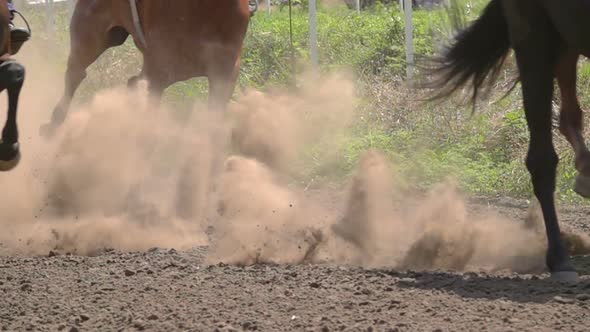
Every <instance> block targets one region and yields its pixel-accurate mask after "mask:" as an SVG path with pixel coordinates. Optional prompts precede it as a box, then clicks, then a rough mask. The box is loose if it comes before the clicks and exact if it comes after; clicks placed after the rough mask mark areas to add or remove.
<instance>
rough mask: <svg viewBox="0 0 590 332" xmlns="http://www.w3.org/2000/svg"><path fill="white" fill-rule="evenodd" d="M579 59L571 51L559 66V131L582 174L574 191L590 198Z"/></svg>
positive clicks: (589, 156)
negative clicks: (569, 146) (583, 131)
mask: <svg viewBox="0 0 590 332" xmlns="http://www.w3.org/2000/svg"><path fill="white" fill-rule="evenodd" d="M578 57H579V55H578V54H577V53H576V52H574V51H570V52H568V53H566V54H565V55H564V56H563V57H562V58H561V60H560V62H559V64H558V66H557V71H556V75H557V82H558V84H559V89H560V91H561V110H560V119H559V130H560V131H561V133H562V134H563V136H565V138H566V139H567V140H568V142H569V143H570V144H571V146H572V148H573V150H574V155H575V165H576V169H577V170H578V172H580V174H579V175H578V176H577V178H576V185H575V188H574V190H575V191H576V192H577V193H578V194H580V195H581V196H583V197H590V152H589V151H588V148H587V147H586V142H584V136H583V135H582V130H583V117H582V109H581V108H580V104H579V102H578V96H577V95H576V81H577V63H578Z"/></svg>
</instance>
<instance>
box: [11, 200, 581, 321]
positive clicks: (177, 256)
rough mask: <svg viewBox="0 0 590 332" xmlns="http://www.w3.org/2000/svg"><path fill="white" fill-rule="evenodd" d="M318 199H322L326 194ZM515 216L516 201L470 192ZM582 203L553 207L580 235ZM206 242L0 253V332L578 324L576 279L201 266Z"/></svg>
mask: <svg viewBox="0 0 590 332" xmlns="http://www.w3.org/2000/svg"><path fill="white" fill-rule="evenodd" d="M328 196H329V195H328ZM490 206H491V207H492V208H494V209H495V210H496V211H499V212H500V213H502V214H503V215H505V216H506V217H509V218H511V219H514V220H515V221H518V220H522V218H523V217H524V216H525V215H526V204H525V203H523V202H519V201H514V200H510V199H493V200H489V199H488V200H482V199H478V200H474V201H471V202H470V204H469V207H470V209H473V210H479V209H487V208H488V207H490ZM587 213H588V211H587V209H567V208H564V209H562V210H561V218H562V220H563V222H564V224H567V225H568V226H570V227H572V228H573V229H576V230H580V231H585V232H587V231H588V226H587V224H586V218H587ZM206 254H207V247H197V248H193V249H192V250H189V251H184V252H177V251H176V250H168V249H152V250H149V251H147V252H139V253H121V252H116V251H106V252H104V253H102V254H99V255H97V256H94V257H82V256H74V255H57V256H51V254H50V255H48V257H35V258H10V257H5V258H0V294H2V295H1V297H2V302H1V304H0V327H1V328H2V330H4V331H22V330H30V331H134V330H149V331H177V330H178V331H186V330H190V331H214V330H220V331H342V330H347V331H555V330H563V331H586V330H587V327H588V326H589V324H590V315H589V309H590V257H577V258H576V260H575V262H576V266H577V268H578V269H579V270H580V272H581V275H582V277H581V281H580V283H578V284H576V285H564V284H557V283H553V282H551V281H549V280H547V279H546V277H547V275H546V274H540V275H517V274H502V273H498V274H480V273H450V272H443V271H438V272H435V271H433V272H401V271H394V270H386V269H362V268H357V267H347V266H342V265H341V266H337V265H332V264H325V265H322V264H319V265H312V264H305V265H255V266H249V267H238V266H228V265H223V264H218V265H211V266H209V265H207V264H205V263H204V257H205V256H206Z"/></svg>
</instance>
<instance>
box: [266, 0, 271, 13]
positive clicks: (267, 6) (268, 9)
mask: <svg viewBox="0 0 590 332" xmlns="http://www.w3.org/2000/svg"><path fill="white" fill-rule="evenodd" d="M266 12H267V13H268V16H270V0H266Z"/></svg>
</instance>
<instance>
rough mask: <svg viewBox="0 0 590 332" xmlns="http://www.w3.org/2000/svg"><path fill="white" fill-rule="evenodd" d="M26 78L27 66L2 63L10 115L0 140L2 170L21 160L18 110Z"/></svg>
mask: <svg viewBox="0 0 590 332" xmlns="http://www.w3.org/2000/svg"><path fill="white" fill-rule="evenodd" d="M24 80H25V68H24V67H23V66H22V65H21V64H19V63H17V62H14V61H7V62H4V63H2V64H0V90H4V89H6V90H7V91H8V115H7V117H6V124H5V125H4V129H3V130H2V140H1V141H0V171H9V170H11V169H13V168H14V167H16V165H17V164H18V162H19V161H20V149H19V145H18V126H17V120H16V117H17V110H18V99H19V96H20V91H21V88H22V86H23V83H24Z"/></svg>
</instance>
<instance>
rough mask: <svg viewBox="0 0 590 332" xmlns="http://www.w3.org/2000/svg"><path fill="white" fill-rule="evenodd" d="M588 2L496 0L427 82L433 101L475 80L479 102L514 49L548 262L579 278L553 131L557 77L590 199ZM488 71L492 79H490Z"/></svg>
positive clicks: (563, 117) (566, 131)
mask: <svg viewBox="0 0 590 332" xmlns="http://www.w3.org/2000/svg"><path fill="white" fill-rule="evenodd" d="M588 14H590V1H588V0H568V1H560V0H492V1H491V2H490V3H489V4H488V5H487V7H486V8H485V10H484V12H483V14H482V15H481V16H480V17H479V18H478V19H477V20H476V21H475V22H473V23H472V24H471V25H470V26H468V27H467V28H466V29H465V30H463V31H461V32H460V33H459V34H458V35H457V36H456V37H455V39H454V41H453V43H452V45H450V47H449V48H448V49H447V50H446V51H445V52H444V53H443V54H442V56H441V57H440V58H438V59H435V64H436V65H435V67H434V68H432V69H433V71H432V72H431V73H430V74H434V75H433V76H434V77H436V76H437V75H440V76H438V77H439V79H435V80H433V81H431V82H429V83H427V87H431V88H435V89H437V90H438V92H436V93H435V95H434V97H433V98H432V99H438V98H443V97H447V96H449V95H451V94H452V93H454V92H455V91H457V90H458V89H460V88H462V87H463V86H465V85H466V84H470V85H471V87H472V89H473V90H472V91H473V100H472V101H473V102H474V103H475V101H476V98H477V95H478V91H479V90H480V89H481V88H483V85H484V83H485V82H488V83H489V84H491V83H493V80H494V79H495V78H496V76H497V74H498V73H499V70H500V69H501V66H502V64H503V62H504V60H505V59H506V57H507V56H508V54H509V51H510V50H511V49H513V50H514V54H515V56H516V63H517V66H518V72H519V77H518V79H519V80H520V83H521V87H522V93H523V102H524V111H525V116H526V121H527V124H528V129H529V134H530V141H529V149H528V153H527V157H526V166H527V169H528V170H529V173H530V175H531V180H532V184H533V190H534V193H535V196H536V197H537V199H538V201H539V203H540V205H541V209H542V211H543V217H544V221H545V230H546V235H547V241H548V247H547V253H546V265H547V268H548V269H549V271H550V272H551V275H552V277H553V278H555V279H557V280H560V281H576V280H577V278H578V275H577V273H576V271H575V269H574V267H573V265H572V263H571V260H570V257H569V254H568V252H567V250H566V248H565V246H564V243H563V240H562V239H561V236H560V233H561V232H560V228H559V223H558V219H557V213H556V208H555V201H554V192H555V182H556V169H557V163H558V156H557V154H556V152H555V148H554V145H553V137H552V98H553V93H554V91H553V90H554V85H553V84H554V80H555V79H557V82H558V85H559V89H560V92H561V97H562V105H561V110H560V132H561V133H562V134H563V135H564V136H565V137H566V139H567V140H568V141H569V142H570V144H571V145H572V148H573V150H574V153H575V166H576V169H577V170H578V172H579V175H578V176H577V178H576V186H575V190H576V192H577V193H578V194H580V195H581V196H584V197H590V153H589V152H588V148H587V147H586V144H585V142H584V138H583V136H582V112H581V109H580V105H579V103H578V99H577V95H576V70H577V69H576V64H577V62H578V57H579V55H584V56H586V57H588V56H590V38H588V36H590V20H588V19H587V16H588ZM488 76H490V77H491V80H487V81H486V78H487V77H488Z"/></svg>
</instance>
